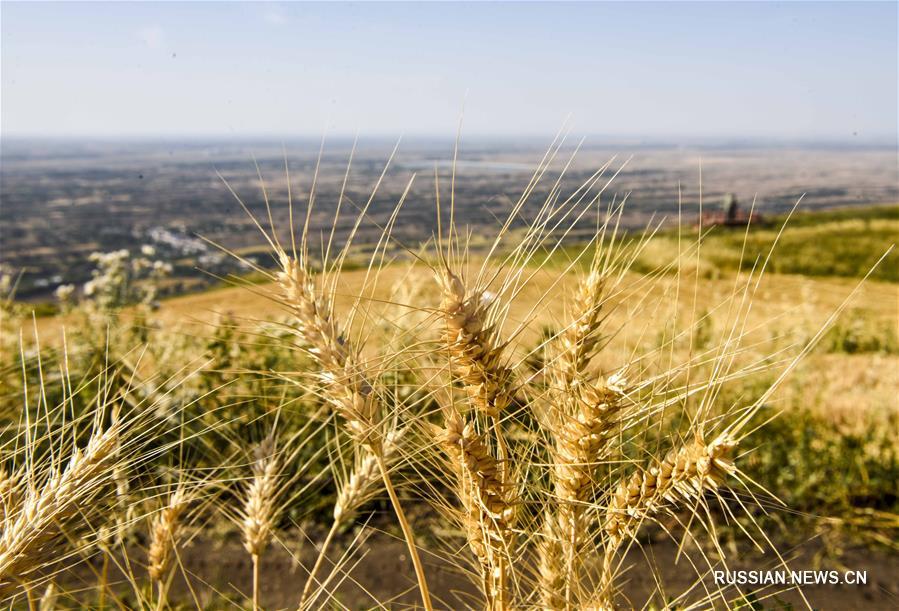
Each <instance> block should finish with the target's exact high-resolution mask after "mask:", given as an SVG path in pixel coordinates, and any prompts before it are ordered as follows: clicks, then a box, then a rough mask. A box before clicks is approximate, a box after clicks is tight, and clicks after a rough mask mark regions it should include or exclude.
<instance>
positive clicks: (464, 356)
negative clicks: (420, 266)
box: [438, 269, 512, 418]
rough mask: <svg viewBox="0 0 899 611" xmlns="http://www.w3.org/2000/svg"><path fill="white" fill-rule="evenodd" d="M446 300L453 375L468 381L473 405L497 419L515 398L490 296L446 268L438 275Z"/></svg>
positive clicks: (446, 332)
mask: <svg viewBox="0 0 899 611" xmlns="http://www.w3.org/2000/svg"><path fill="white" fill-rule="evenodd" d="M438 280H439V282H440V286H441V288H442V293H443V300H442V302H441V313H442V316H443V321H444V323H445V325H444V331H443V341H444V344H445V345H446V347H447V348H448V349H449V352H450V356H451V357H452V366H453V374H454V375H456V376H457V377H458V378H459V379H460V380H461V381H462V382H463V383H464V384H465V390H466V391H467V392H468V395H469V397H470V398H471V401H472V404H473V405H474V406H475V407H476V408H477V409H478V410H480V411H481V412H483V413H485V414H487V415H488V416H490V417H492V418H497V417H498V416H499V414H500V412H502V410H503V409H504V408H505V407H506V406H508V405H509V403H510V402H511V399H512V384H511V383H512V376H511V371H510V370H509V369H508V368H506V367H505V366H504V365H503V364H502V356H503V346H502V345H501V344H500V343H499V341H498V337H497V330H496V326H495V325H493V324H490V323H489V322H488V309H489V307H490V303H489V298H488V297H487V296H486V295H485V292H484V291H467V290H466V288H465V284H464V283H463V282H462V279H461V278H460V277H459V276H458V275H456V274H454V273H453V272H451V271H450V270H449V269H444V270H443V271H442V272H441V273H440V275H439V276H438Z"/></svg>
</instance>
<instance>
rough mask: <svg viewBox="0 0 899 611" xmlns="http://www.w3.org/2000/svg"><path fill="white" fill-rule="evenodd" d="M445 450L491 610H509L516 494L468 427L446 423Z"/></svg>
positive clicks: (449, 420)
mask: <svg viewBox="0 0 899 611" xmlns="http://www.w3.org/2000/svg"><path fill="white" fill-rule="evenodd" d="M441 442H442V445H443V448H444V450H445V452H446V453H447V455H448V456H449V458H450V461H451V462H452V464H453V466H454V467H455V469H456V476H457V485H456V491H457V495H458V497H459V500H460V502H461V504H462V522H463V526H464V529H465V533H466V537H467V539H468V545H469V547H470V548H471V550H472V552H473V553H474V555H475V557H476V558H477V560H478V564H479V566H480V570H481V578H482V581H483V589H484V594H485V596H486V597H487V601H488V607H489V608H490V609H507V608H509V606H510V601H509V594H508V592H507V587H506V586H505V584H506V575H505V572H506V571H508V569H509V565H510V561H509V560H510V559H509V548H510V546H511V545H512V538H513V537H512V524H513V522H514V514H515V501H514V491H512V490H510V489H509V487H508V485H507V484H506V483H505V482H504V479H503V476H502V469H501V465H500V464H499V463H498V462H497V460H496V459H495V458H494V457H493V456H492V455H491V454H490V451H489V449H488V448H487V446H486V444H485V443H484V438H483V437H482V436H481V435H479V434H478V433H477V432H476V431H475V429H474V427H473V426H472V425H471V424H463V422H462V418H461V417H460V416H458V415H456V414H453V415H450V416H449V417H447V419H446V422H445V428H444V431H443V438H442V440H441Z"/></svg>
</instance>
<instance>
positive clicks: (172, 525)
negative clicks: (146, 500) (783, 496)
mask: <svg viewBox="0 0 899 611" xmlns="http://www.w3.org/2000/svg"><path fill="white" fill-rule="evenodd" d="M189 500H190V499H189V498H188V495H187V491H186V490H185V489H184V488H183V487H180V486H179V487H178V488H177V489H176V490H175V491H174V492H173V493H172V494H171V495H170V496H169V500H168V502H167V503H166V505H165V507H163V508H162V510H160V511H159V512H158V513H157V514H156V515H155V516H154V517H153V520H152V521H151V524H150V549H149V551H148V554H147V572H148V573H149V575H150V580H151V581H152V582H153V583H154V584H156V587H157V595H158V598H157V601H156V608H157V609H162V608H163V607H164V606H165V603H166V589H167V585H168V581H169V575H170V573H171V569H172V561H173V560H174V556H175V546H176V545H177V543H178V540H179V538H180V536H181V530H182V526H183V525H182V517H183V513H184V511H185V510H186V509H187V505H188V503H189Z"/></svg>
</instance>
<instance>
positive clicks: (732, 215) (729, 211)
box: [701, 193, 762, 227]
mask: <svg viewBox="0 0 899 611" xmlns="http://www.w3.org/2000/svg"><path fill="white" fill-rule="evenodd" d="M701 221H702V226H703V227H710V226H712V225H724V226H727V227H745V226H746V225H749V224H750V223H752V224H755V223H760V222H762V216H761V215H760V214H758V213H756V212H753V213H751V214H749V213H747V212H744V211H743V210H742V209H741V208H740V202H738V201H737V196H736V195H734V194H733V193H726V194H725V195H724V197H723V198H722V200H721V208H720V209H718V210H710V211H703V213H702V218H701Z"/></svg>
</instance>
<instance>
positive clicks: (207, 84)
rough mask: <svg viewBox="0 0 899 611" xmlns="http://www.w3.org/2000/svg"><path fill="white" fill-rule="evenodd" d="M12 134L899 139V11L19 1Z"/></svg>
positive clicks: (822, 6) (12, 28)
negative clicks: (461, 128)
mask: <svg viewBox="0 0 899 611" xmlns="http://www.w3.org/2000/svg"><path fill="white" fill-rule="evenodd" d="M0 11H2V26H0V27H2V43H0V44H2V89H0V91H2V94H0V96H2V98H0V103H2V112H0V129H2V135H4V136H15V135H43V136H105V137H109V136H181V135H185V136H211V135H223V136H235V135H236V136H262V135H270V136H277V137H288V136H294V135H316V134H321V133H322V132H323V131H325V130H327V131H328V132H329V133H331V134H335V133H336V134H352V133H356V132H357V131H358V132H360V133H362V134H373V135H374V134H376V135H399V134H407V135H440V136H446V135H447V134H452V133H454V131H455V129H456V124H457V121H458V119H459V116H460V113H461V111H462V108H463V102H464V108H465V115H464V116H465V133H466V134H467V135H480V134H483V135H541V136H545V135H547V134H552V133H554V132H555V131H556V130H557V129H558V128H559V127H560V125H561V124H562V123H563V121H564V120H565V119H566V117H568V116H570V117H571V126H572V127H573V129H574V131H575V132H576V133H584V134H599V135H608V136H615V137H639V138H649V139H652V138H659V139H670V138H674V139H677V138H686V137H693V138H733V137H740V138H762V139H765V138H776V139H780V140H803V139H812V140H814V139H830V140H845V141H857V142H867V141H873V140H886V141H887V142H895V139H896V132H897V3H894V2H882V3H859V2H851V3H842V2H800V3H773V2H764V3H748V2H746V3H736V2H704V3H682V2H666V3H649V2H646V3H637V2H630V3H590V4H588V3H577V4H560V3H553V4H551V3H520V4H506V3H489V4H488V3H472V4H467V3H440V4H438V3H426V4H425V3H422V4H411V3H405V4H382V3H353V4H350V3H346V4H337V3H328V4H324V3H322V4H313V3H277V4H275V3H263V2H252V3H251V2H240V3H237V2H236V3H213V2H209V3H185V2H165V3H116V4H104V3H80V2H69V3H60V4H56V3H14V2H3V3H2V5H0Z"/></svg>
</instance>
